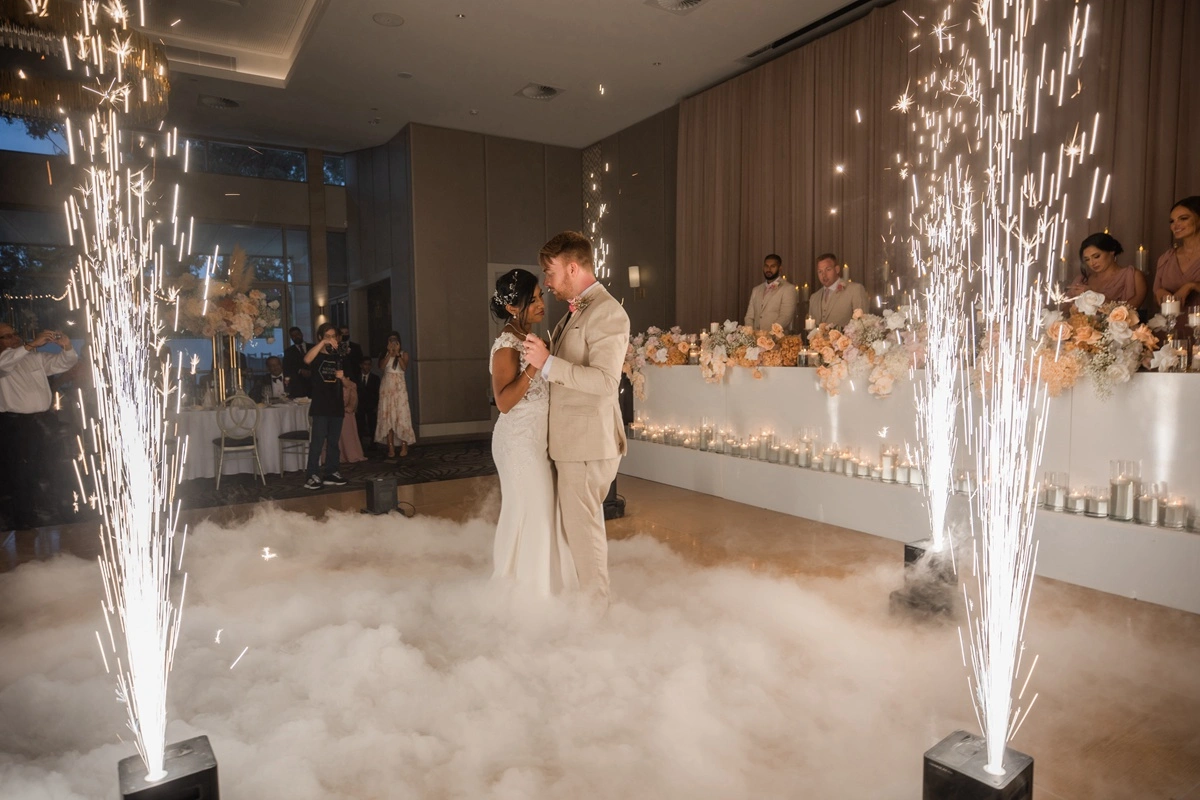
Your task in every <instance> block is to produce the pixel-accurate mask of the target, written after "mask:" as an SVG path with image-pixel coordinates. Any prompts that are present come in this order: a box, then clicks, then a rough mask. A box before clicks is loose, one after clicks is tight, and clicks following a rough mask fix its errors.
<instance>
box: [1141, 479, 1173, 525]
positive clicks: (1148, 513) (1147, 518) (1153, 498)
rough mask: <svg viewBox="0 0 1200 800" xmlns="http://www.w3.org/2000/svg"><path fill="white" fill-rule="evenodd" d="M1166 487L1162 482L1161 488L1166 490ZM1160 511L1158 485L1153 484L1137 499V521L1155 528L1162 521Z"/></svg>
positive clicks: (1160, 502)
mask: <svg viewBox="0 0 1200 800" xmlns="http://www.w3.org/2000/svg"><path fill="white" fill-rule="evenodd" d="M1166 488H1167V487H1166V485H1165V484H1164V485H1163V486H1162V490H1163V491H1166ZM1162 513H1163V512H1162V500H1161V499H1160V492H1159V485H1158V484H1153V485H1151V486H1150V487H1149V488H1148V489H1147V490H1146V493H1145V494H1143V495H1141V496H1140V497H1138V499H1137V509H1136V517H1137V521H1138V523H1139V524H1141V525H1149V526H1150V527H1152V528H1157V527H1158V525H1159V523H1160V522H1161V521H1162Z"/></svg>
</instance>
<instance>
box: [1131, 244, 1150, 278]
mask: <svg viewBox="0 0 1200 800" xmlns="http://www.w3.org/2000/svg"><path fill="white" fill-rule="evenodd" d="M1148 256H1149V254H1148V253H1147V252H1146V248H1145V247H1141V246H1139V247H1138V249H1137V254H1136V255H1135V256H1134V258H1133V265H1134V266H1135V267H1137V271H1138V272H1142V273H1144V272H1145V271H1146V268H1147V267H1148V266H1149V264H1148V263H1147V259H1148Z"/></svg>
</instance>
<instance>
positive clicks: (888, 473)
mask: <svg viewBox="0 0 1200 800" xmlns="http://www.w3.org/2000/svg"><path fill="white" fill-rule="evenodd" d="M898 458H899V452H898V450H897V448H895V447H893V446H892V445H890V444H884V445H881V446H880V448H879V479H880V480H881V481H883V482H884V483H895V482H896V461H897V459H898Z"/></svg>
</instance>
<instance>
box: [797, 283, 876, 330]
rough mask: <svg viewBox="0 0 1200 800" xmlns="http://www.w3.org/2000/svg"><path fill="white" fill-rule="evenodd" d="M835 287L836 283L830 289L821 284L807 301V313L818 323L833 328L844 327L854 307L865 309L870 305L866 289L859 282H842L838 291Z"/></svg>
mask: <svg viewBox="0 0 1200 800" xmlns="http://www.w3.org/2000/svg"><path fill="white" fill-rule="evenodd" d="M836 287H837V284H834V286H833V287H831V288H830V289H826V288H825V287H824V286H822V287H821V288H820V290H818V291H817V292H816V293H814V294H813V296H812V299H810V300H809V301H808V315H809V316H810V317H812V318H813V321H814V322H816V323H817V324H818V325H820V324H821V323H822V322H824V323H826V324H828V325H831V326H833V327H834V328H844V327H846V323H847V322H849V321H850V320H851V318H852V317H853V316H854V310H855V309H856V308H861V309H863V310H864V311H866V309H867V306H868V305H870V302H871V301H870V299H869V298H868V297H867V290H866V288H865V287H864V286H863V285H862V284H861V283H845V282H843V283H842V287H843V288H842V290H841V291H840V292H838V291H834V289H836Z"/></svg>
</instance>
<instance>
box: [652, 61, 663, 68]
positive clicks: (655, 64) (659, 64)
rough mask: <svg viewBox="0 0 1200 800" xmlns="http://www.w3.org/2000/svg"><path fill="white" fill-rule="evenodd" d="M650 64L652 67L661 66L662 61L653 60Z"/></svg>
mask: <svg viewBox="0 0 1200 800" xmlns="http://www.w3.org/2000/svg"><path fill="white" fill-rule="evenodd" d="M650 66H652V67H661V66H662V62H661V61H655V62H654V63H653V64H651V65H650Z"/></svg>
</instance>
